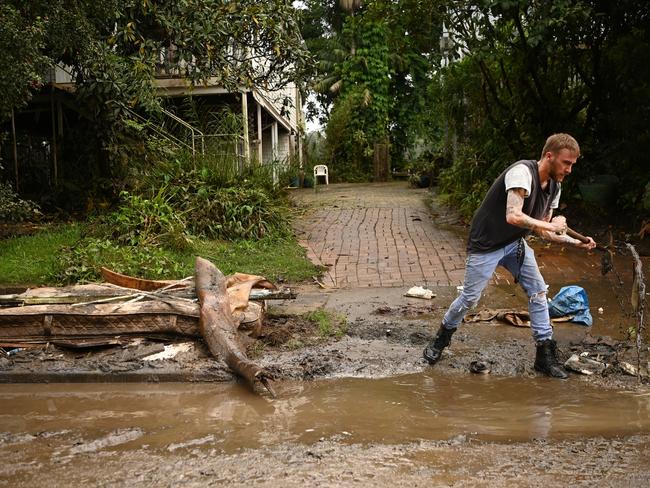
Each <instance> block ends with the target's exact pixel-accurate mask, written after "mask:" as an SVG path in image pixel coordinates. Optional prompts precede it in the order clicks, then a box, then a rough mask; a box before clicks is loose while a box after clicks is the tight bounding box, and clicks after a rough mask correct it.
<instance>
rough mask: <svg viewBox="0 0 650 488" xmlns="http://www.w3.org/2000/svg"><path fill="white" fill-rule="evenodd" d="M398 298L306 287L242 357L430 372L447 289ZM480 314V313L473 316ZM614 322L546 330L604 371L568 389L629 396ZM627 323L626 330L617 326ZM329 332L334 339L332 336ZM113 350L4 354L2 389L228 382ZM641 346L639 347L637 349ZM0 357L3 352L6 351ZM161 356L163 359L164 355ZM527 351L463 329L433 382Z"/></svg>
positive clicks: (486, 325) (514, 296)
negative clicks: (588, 386) (428, 351)
mask: <svg viewBox="0 0 650 488" xmlns="http://www.w3.org/2000/svg"><path fill="white" fill-rule="evenodd" d="M404 291H405V290H402V289H400V288H381V289H356V290H354V289H353V290H320V289H319V288H318V287H316V286H312V285H305V286H303V287H301V288H298V289H297V292H298V298H297V299H296V300H287V301H284V302H279V303H278V302H276V303H270V305H269V306H268V310H267V317H266V320H265V326H264V328H263V335H262V336H261V337H259V338H257V339H248V340H247V341H246V346H247V350H248V353H249V356H251V357H252V358H254V359H255V360H256V361H258V362H259V363H260V364H262V365H263V366H265V367H266V368H267V369H268V370H270V371H271V372H272V373H273V374H274V375H275V377H276V378H277V379H278V380H283V379H291V380H296V379H297V380H316V379H324V378H336V377H369V378H376V377H385V376H391V375H397V374H405V373H413V372H418V371H422V370H424V369H425V368H429V366H428V365H427V364H426V362H425V361H424V360H423V359H422V355H421V353H422V349H423V348H424V346H425V345H426V343H427V342H428V341H429V340H430V339H431V338H432V336H433V334H434V333H435V331H436V329H437V327H438V324H439V323H440V320H441V318H442V315H443V313H444V310H445V309H446V306H447V304H448V303H449V302H450V301H451V300H452V299H453V296H454V294H455V293H456V290H455V288H452V287H439V288H438V289H434V291H435V294H436V296H435V297H434V298H433V299H432V300H422V299H417V298H407V297H405V296H403V293H404ZM519 295H520V293H519V292H517V291H516V290H513V288H512V287H507V286H504V287H492V288H490V289H488V291H487V292H486V296H485V297H484V298H483V302H484V303H486V304H489V305H490V307H491V308H510V309H517V307H518V309H521V306H522V304H525V300H523V298H522V297H521V296H519ZM479 308H481V307H479ZM318 309H323V310H326V311H327V313H328V315H329V320H330V322H331V323H330V324H329V329H330V334H327V333H324V332H323V331H322V330H321V329H322V327H321V329H319V325H318V323H317V322H315V321H312V320H309V318H308V316H309V315H308V314H309V312H311V311H314V310H318ZM617 320H620V317H619V316H618V315H616V314H613V315H611V316H610V315H604V316H599V315H597V314H596V316H595V321H596V324H595V325H594V327H593V328H586V327H583V326H580V325H575V324H572V323H560V324H556V325H555V338H556V339H557V341H558V344H559V347H560V350H561V352H562V354H563V356H564V357H565V358H568V357H569V356H570V355H571V354H583V355H584V354H586V355H587V357H589V358H592V359H595V360H598V361H600V362H602V363H603V364H606V365H607V367H606V368H605V370H604V371H603V372H602V373H597V374H593V375H590V376H584V375H580V374H577V373H576V374H573V375H572V379H573V381H589V382H592V383H594V384H595V385H599V386H616V387H624V388H625V387H627V388H634V387H636V386H637V385H638V383H637V378H636V377H635V376H631V375H630V374H629V370H628V371H627V372H626V371H625V370H624V369H623V368H622V366H623V364H622V363H628V364H631V365H633V366H636V364H637V349H636V346H635V343H634V342H633V341H631V340H630V339H629V338H627V337H625V335H626V333H627V330H623V329H624V326H620V327H613V326H612V324H613V323H614V324H615V323H616V321H617ZM625 323H627V322H625ZM337 331H338V333H337ZM120 342H121V344H117V345H114V346H109V347H101V348H86V349H69V348H63V347H58V346H56V345H53V344H48V345H40V346H36V347H30V348H22V349H13V350H11V349H10V350H9V351H10V353H9V354H7V353H5V354H4V355H3V356H1V357H0V380H2V381H3V382H39V381H47V382H57V381H63V382H65V381H73V382H74V381H78V382H83V381H95V382H111V381H154V382H158V381H234V380H235V378H234V376H233V375H232V373H231V372H230V371H229V370H228V368H227V366H226V365H225V364H224V363H223V362H221V361H220V360H219V359H218V358H214V357H212V356H211V355H210V354H209V351H208V350H207V348H206V347H205V345H204V344H203V343H202V342H201V340H200V339H198V338H180V337H176V338H170V339H168V340H161V339H147V338H137V339H133V340H128V339H127V338H124V337H121V338H120ZM646 344H647V343H646ZM5 350H6V349H5ZM166 350H167V353H165V351H166ZM534 354H535V350H534V345H533V342H532V340H531V337H530V330H529V329H528V328H520V327H514V326H511V325H506V324H504V323H501V322H496V321H490V322H469V323H465V324H463V325H462V326H461V327H460V329H459V331H458V332H457V333H456V334H455V335H454V337H453V341H452V345H451V347H450V348H448V349H447V350H446V351H445V353H444V356H443V359H442V360H441V361H440V362H439V363H438V364H436V366H435V369H436V371H439V372H440V374H454V375H463V374H471V373H470V364H471V363H472V362H473V361H479V362H482V363H484V364H485V365H486V366H487V367H488V368H489V370H490V374H492V375H497V376H535V375H536V374H537V373H535V371H534V370H533V367H532V365H533V361H534ZM649 360H650V355H649V354H648V346H647V345H645V344H644V346H643V347H642V356H641V365H642V372H643V373H644V375H643V377H642V382H643V383H647V374H646V373H645V371H647V363H648V361H649Z"/></svg>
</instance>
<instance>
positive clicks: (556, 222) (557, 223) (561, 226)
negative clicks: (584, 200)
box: [550, 215, 567, 234]
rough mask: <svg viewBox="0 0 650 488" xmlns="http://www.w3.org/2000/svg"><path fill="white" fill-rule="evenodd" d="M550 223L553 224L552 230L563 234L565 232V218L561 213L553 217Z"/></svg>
mask: <svg viewBox="0 0 650 488" xmlns="http://www.w3.org/2000/svg"><path fill="white" fill-rule="evenodd" d="M550 223H551V225H552V226H553V232H555V233H556V234H564V233H565V232H566V229H567V225H566V218H565V217H563V216H562V215H558V216H557V217H553V219H551V222H550Z"/></svg>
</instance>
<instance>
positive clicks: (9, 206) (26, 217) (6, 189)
mask: <svg viewBox="0 0 650 488" xmlns="http://www.w3.org/2000/svg"><path fill="white" fill-rule="evenodd" d="M40 216H41V212H40V210H39V208H38V205H36V203H34V202H32V201H29V200H23V199H22V198H20V197H19V196H18V195H17V194H16V192H14V190H13V189H12V188H11V185H9V184H8V183H3V182H0V222H12V223H14V222H25V221H30V220H34V219H37V218H39V217H40Z"/></svg>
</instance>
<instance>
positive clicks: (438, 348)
mask: <svg viewBox="0 0 650 488" xmlns="http://www.w3.org/2000/svg"><path fill="white" fill-rule="evenodd" d="M454 332H456V329H446V328H445V327H444V326H443V325H441V326H440V329H438V332H437V333H436V337H435V338H434V339H433V340H432V341H431V342H429V345H428V346H427V347H425V348H424V352H423V353H422V355H423V356H424V359H426V360H427V361H428V362H429V364H436V363H437V362H438V360H439V359H440V356H442V350H443V349H444V348H445V347H447V346H448V345H449V344H450V343H451V336H452V335H454Z"/></svg>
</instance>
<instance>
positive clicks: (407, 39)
mask: <svg viewBox="0 0 650 488" xmlns="http://www.w3.org/2000/svg"><path fill="white" fill-rule="evenodd" d="M305 3H306V4H307V7H308V10H307V11H306V12H305V13H304V17H305V22H304V27H303V35H304V37H305V40H306V42H307V45H308V46H309V47H310V49H311V50H312V52H313V53H314V55H315V56H316V57H317V59H318V76H317V79H316V81H315V83H314V84H313V87H314V90H315V92H316V99H317V100H318V102H319V103H318V104H311V105H310V106H309V107H308V109H309V113H310V116H312V117H317V118H319V119H320V120H321V122H323V123H327V129H326V132H327V151H326V156H325V158H326V162H327V164H328V165H330V166H331V167H332V168H333V169H332V175H333V176H334V177H335V178H344V179H348V180H350V179H369V178H370V177H371V176H372V165H371V162H372V156H373V151H374V150H375V144H377V143H385V142H387V141H389V140H390V142H391V157H392V160H393V166H395V167H398V168H399V167H402V166H403V165H404V161H405V159H406V158H408V152H409V150H411V149H412V148H413V147H414V145H415V144H416V142H417V141H420V140H421V139H422V137H423V134H425V131H424V128H425V127H426V126H428V122H427V121H426V117H427V114H426V111H425V106H426V87H427V86H428V84H429V80H430V72H431V69H432V67H433V66H434V63H436V62H437V60H439V59H440V54H439V52H438V47H437V46H438V38H439V36H440V31H441V16H440V14H439V9H438V6H437V5H438V3H440V2H437V1H427V2H422V1H414V0H405V1H401V2H396V1H387V0H375V1H364V2H361V1H357V2H337V1H333V0H325V1H318V0H311V1H307V2H305Z"/></svg>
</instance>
